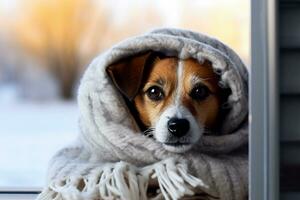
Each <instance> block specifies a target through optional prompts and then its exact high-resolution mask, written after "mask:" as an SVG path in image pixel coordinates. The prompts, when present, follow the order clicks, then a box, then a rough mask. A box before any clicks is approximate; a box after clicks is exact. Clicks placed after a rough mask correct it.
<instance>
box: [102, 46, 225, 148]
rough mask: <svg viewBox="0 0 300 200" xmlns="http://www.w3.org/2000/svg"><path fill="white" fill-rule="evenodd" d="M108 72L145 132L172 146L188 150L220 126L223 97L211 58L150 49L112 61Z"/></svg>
mask: <svg viewBox="0 0 300 200" xmlns="http://www.w3.org/2000/svg"><path fill="white" fill-rule="evenodd" d="M107 72H108V74H109V75H110V77H111V79H112V80H113V82H114V83H115V85H116V87H117V88H118V89H119V90H120V91H121V93H122V94H123V95H124V96H125V99H126V100H127V102H128V103H129V104H128V105H130V107H131V108H132V109H131V110H132V112H133V114H134V116H135V117H136V120H137V121H138V122H139V125H140V127H141V128H142V129H143V130H145V131H144V133H145V134H147V135H148V136H149V135H150V136H153V137H154V139H156V140H157V141H158V142H160V143H162V144H163V146H164V148H165V149H166V150H168V151H171V152H176V153H183V152H186V151H188V150H189V149H191V148H192V147H193V145H194V144H195V143H197V142H198V140H199V139H200V137H201V135H203V134H204V133H205V132H207V131H208V130H214V129H216V128H217V125H218V121H219V117H220V108H221V104H222V95H221V88H220V87H219V84H218V82H219V77H218V75H217V74H216V73H214V71H213V68H212V66H211V62H209V61H208V60H206V61H204V62H203V63H199V62H198V61H196V60H195V59H192V58H191V59H186V60H179V59H178V58H177V57H167V56H165V55H162V54H160V53H155V52H148V53H145V54H142V55H138V56H135V57H131V58H127V59H124V60H121V61H119V62H118V63H115V64H112V65H110V66H109V67H108V68H107ZM132 105H133V106H132Z"/></svg>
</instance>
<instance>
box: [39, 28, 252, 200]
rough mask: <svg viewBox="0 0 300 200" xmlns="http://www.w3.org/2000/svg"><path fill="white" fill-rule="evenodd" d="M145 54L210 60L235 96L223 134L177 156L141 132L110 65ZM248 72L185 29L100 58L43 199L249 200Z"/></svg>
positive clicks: (212, 42)
mask: <svg viewBox="0 0 300 200" xmlns="http://www.w3.org/2000/svg"><path fill="white" fill-rule="evenodd" d="M147 51H157V52H162V53H164V54H165V55H169V56H177V57H178V58H179V59H187V58H194V59H197V60H198V61H199V62H202V61H203V60H204V59H207V60H209V61H211V63H212V66H213V68H214V71H215V72H216V73H218V74H219V75H220V77H221V81H220V85H221V86H222V87H224V88H228V89H230V91H231V93H230V95H229V97H228V100H227V102H226V105H224V106H226V107H227V108H228V110H229V111H228V113H227V114H226V116H224V119H223V121H222V125H221V131H220V133H218V134H214V135H203V136H202V137H201V138H200V140H199V142H198V143H197V144H196V145H194V147H193V148H192V149H191V150H189V151H188V152H185V153H172V152H169V151H167V150H165V149H164V147H163V146H162V144H160V143H159V142H157V141H156V140H155V139H153V138H149V137H147V136H145V135H144V134H142V133H141V131H140V130H139V128H138V126H137V123H136V122H135V120H134V117H133V116H131V112H130V111H129V109H128V107H127V104H126V103H125V101H124V98H123V97H122V95H121V94H120V92H119V91H118V89H116V87H115V86H114V84H113V83H112V81H111V79H110V78H109V76H108V75H107V73H106V67H107V66H109V65H110V64H112V63H114V62H116V61H118V60H121V59H125V58H126V57H129V56H134V55H137V54H140V53H144V52H147ZM247 82H248V73H247V69H246V68H245V66H244V64H243V63H242V61H241V60H240V58H239V57H238V56H237V54H236V53H235V52H234V51H233V50H231V49H230V48H229V47H227V46H226V45H224V44H223V43H221V42H220V41H218V40H216V39H213V38H210V37H208V36H205V35H202V34H200V33H195V32H191V31H187V30H180V29H158V30H154V31H152V32H149V33H146V34H144V35H141V36H136V37H133V38H129V39H127V40H125V41H123V42H121V43H119V44H117V45H115V46H113V47H112V48H111V49H109V50H107V51H106V52H104V53H102V54H101V55H99V56H98V57H96V58H95V59H94V60H93V62H92V63H91V64H90V66H89V67H88V68H87V70H86V72H85V74H84V76H83V78H82V80H81V84H80V88H79V93H78V104H79V110H80V119H79V127H80V133H79V135H78V138H77V140H76V142H75V143H74V144H72V145H69V146H67V147H65V148H63V149H62V150H60V151H59V152H58V153H57V154H56V155H55V156H54V157H53V158H52V160H51V161H50V164H49V169H48V176H47V182H46V185H45V187H44V189H43V191H42V193H41V194H40V195H39V196H38V198H37V199H38V200H50V199H51V200H77V199H87V200H89V199H91V200H96V199H127V200H144V199H223V200H242V199H247V198H248V151H247V145H248V83H247Z"/></svg>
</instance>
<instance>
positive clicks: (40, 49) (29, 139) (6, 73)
mask: <svg viewBox="0 0 300 200" xmlns="http://www.w3.org/2000/svg"><path fill="white" fill-rule="evenodd" d="M237 8H238V9H237ZM249 17H250V1H248V0H245V1H240V0H214V1H193V0H186V1H183V0H176V1H166V0H163V1H161V0H155V1H151V0H143V1H138V0H130V1H122V0H114V1H104V0H101V1H93V0H66V1H60V0H53V1H50V0H42V1H34V0H2V1H0V138H1V140H0V191H2V192H9V191H10V192H11V193H18V192H19V193H20V192H21V193H22V192H24V191H25V193H26V192H32V191H35V192H38V191H39V190H40V189H41V188H42V187H43V184H44V182H45V178H46V170H47V164H48V161H49V159H50V158H51V156H52V155H53V154H54V153H55V152H56V151H57V150H59V149H60V148H61V147H62V146H64V145H66V144H67V143H69V142H71V141H73V140H74V139H76V135H77V133H78V127H77V120H78V107H77V105H76V90H77V86H78V84H79V80H80V77H81V75H82V73H83V71H84V69H85V66H86V65H87V64H88V63H89V62H90V61H91V59H92V58H93V57H95V56H96V55H97V53H98V52H101V51H103V50H105V49H106V48H108V47H110V46H111V45H112V44H115V43H116V42H118V41H120V40H122V39H125V38H127V37H129V36H132V35H136V34H140V33H143V32H146V31H149V30H151V29H153V28H157V27H178V28H185V29H191V30H194V31H199V32H203V33H206V34H208V35H212V36H214V37H217V38H219V39H220V40H221V41H224V42H225V43H226V44H228V45H229V46H231V47H232V48H233V49H235V50H236V51H237V52H238V54H239V55H240V56H241V57H242V59H243V60H244V62H245V63H246V65H249V63H250V56H249V55H250V53H249V46H250V39H249V38H250V36H249V34H250V30H249V29H250V19H249ZM137 19H138V20H137ZM133 21H134V23H132V22H133ZM6 195H8V194H6ZM3 198H5V197H3ZM28 198H31V197H28ZM0 199H1V196H0Z"/></svg>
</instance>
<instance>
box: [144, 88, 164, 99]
mask: <svg viewBox="0 0 300 200" xmlns="http://www.w3.org/2000/svg"><path fill="white" fill-rule="evenodd" d="M146 94H147V96H148V97H149V98H150V99H151V100H153V101H160V100H162V99H163V98H164V96H165V95H164V92H163V90H162V89H161V88H160V87H158V86H152V87H150V88H149V89H148V90H147V91H146Z"/></svg>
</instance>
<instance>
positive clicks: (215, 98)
mask: <svg viewBox="0 0 300 200" xmlns="http://www.w3.org/2000/svg"><path fill="white" fill-rule="evenodd" d="M183 62H184V67H183V77H180V79H182V84H183V87H182V88H183V89H182V91H181V93H180V100H181V102H182V104H183V105H184V106H185V107H186V108H188V109H189V111H190V112H191V113H192V115H193V116H195V118H196V119H197V120H198V122H199V123H202V124H203V125H204V126H205V127H213V126H214V125H215V124H216V121H217V118H218V113H219V107H220V98H219V92H220V88H219V86H218V77H217V75H216V74H215V73H214V72H213V69H212V66H211V63H210V62H209V61H205V62H204V63H203V64H199V63H198V62H197V61H196V60H195V59H187V60H184V61H183ZM177 68H178V59H177V58H173V57H168V58H164V59H160V60H158V61H157V62H155V63H154V65H153V66H152V67H151V68H150V69H148V72H147V74H146V77H144V78H143V82H142V86H141V88H142V89H141V90H140V91H139V93H138V95H137V96H136V97H135V99H134V104H135V106H136V109H137V111H138V113H139V115H140V118H141V120H142V122H143V123H144V124H145V125H146V126H148V127H150V126H153V125H154V124H155V122H156V120H157V119H158V118H159V116H160V115H161V113H162V112H163V111H164V110H165V109H166V108H168V107H169V106H170V105H172V104H173V103H174V99H175V93H176V87H177V78H178V77H177ZM193 77H194V79H195V77H196V78H197V80H198V79H199V80H201V84H204V85H205V86H207V88H208V89H209V90H210V92H211V93H210V94H209V96H208V97H207V98H205V99H204V100H201V101H198V100H194V99H192V97H190V92H191V90H192V89H193V88H194V87H195V85H192V84H193V82H192V81H191V79H192V78H193ZM152 86H159V87H161V88H162V89H163V91H164V95H165V97H164V99H163V100H161V101H153V100H151V99H149V98H148V96H147V94H146V91H147V90H148V89H149V88H150V87H152Z"/></svg>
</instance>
